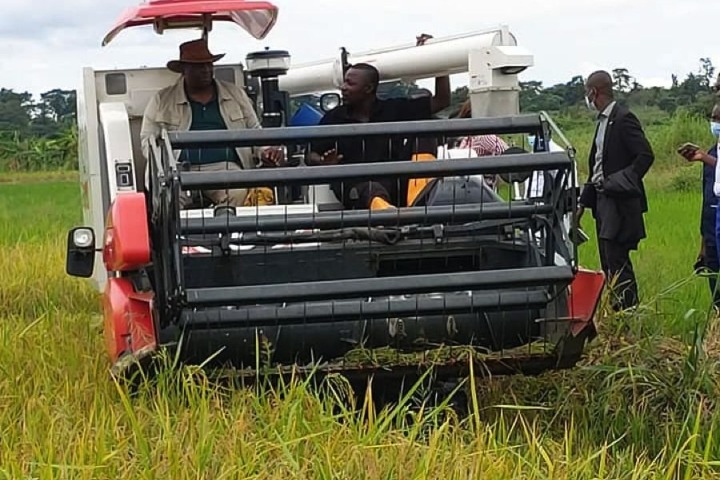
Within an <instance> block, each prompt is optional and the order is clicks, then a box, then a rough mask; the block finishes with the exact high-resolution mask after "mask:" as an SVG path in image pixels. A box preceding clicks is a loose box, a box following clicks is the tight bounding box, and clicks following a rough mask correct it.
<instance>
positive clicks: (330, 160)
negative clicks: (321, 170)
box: [320, 148, 343, 165]
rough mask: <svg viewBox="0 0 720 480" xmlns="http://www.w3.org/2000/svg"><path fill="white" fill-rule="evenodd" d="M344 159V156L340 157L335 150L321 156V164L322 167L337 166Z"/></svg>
mask: <svg viewBox="0 0 720 480" xmlns="http://www.w3.org/2000/svg"><path fill="white" fill-rule="evenodd" d="M342 159H343V156H342V155H339V154H338V153H337V150H335V149H334V148H333V149H332V150H328V151H327V152H325V153H323V154H322V155H320V163H321V164H322V165H337V164H339V163H340V162H341V161H342Z"/></svg>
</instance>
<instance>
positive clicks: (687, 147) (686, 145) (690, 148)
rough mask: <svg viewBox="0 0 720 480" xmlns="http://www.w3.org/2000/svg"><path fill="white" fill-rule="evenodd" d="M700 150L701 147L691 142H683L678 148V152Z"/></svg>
mask: <svg viewBox="0 0 720 480" xmlns="http://www.w3.org/2000/svg"><path fill="white" fill-rule="evenodd" d="M698 150H700V147H698V146H697V145H695V144H694V143H690V142H686V143H683V144H682V145H681V146H680V148H678V149H677V151H678V153H684V152H696V151H698Z"/></svg>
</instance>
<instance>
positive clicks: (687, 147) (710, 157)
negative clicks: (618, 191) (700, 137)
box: [678, 103, 720, 308]
mask: <svg viewBox="0 0 720 480" xmlns="http://www.w3.org/2000/svg"><path fill="white" fill-rule="evenodd" d="M710 131H711V133H712V135H713V137H714V138H715V144H714V145H713V146H712V147H710V148H709V149H708V150H707V151H706V150H704V149H701V148H700V147H698V146H697V145H694V144H692V143H685V144H683V145H682V146H681V147H680V148H678V153H679V154H680V155H682V157H683V158H685V159H686V160H687V161H688V162H702V164H703V175H702V183H703V194H702V211H701V217H700V236H701V240H700V253H699V254H698V258H697V261H696V262H695V270H696V271H698V270H701V269H705V270H708V271H709V272H710V273H711V274H712V275H709V276H708V283H709V285H710V292H711V294H712V295H713V303H714V305H715V307H716V308H720V292H718V291H717V289H716V286H717V273H718V272H719V271H720V261H719V260H718V241H717V238H718V232H717V225H718V224H720V223H718V221H717V216H718V214H719V212H718V211H717V210H718V209H717V203H718V196H719V194H720V191H717V190H720V184H716V180H715V179H716V177H717V178H718V180H720V176H719V175H718V174H717V173H716V169H717V166H718V165H717V158H718V148H720V103H717V104H715V106H714V107H713V110H712V113H711V115H710ZM716 185H717V186H716Z"/></svg>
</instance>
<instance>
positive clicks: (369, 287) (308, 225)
mask: <svg viewBox="0 0 720 480" xmlns="http://www.w3.org/2000/svg"><path fill="white" fill-rule="evenodd" d="M549 132H550V130H549V126H548V123H547V121H546V119H545V117H544V115H542V114H536V115H518V116H508V117H495V118H480V119H462V120H429V121H418V122H406V123H388V124H362V125H339V126H309V127H294V128H268V129H261V130H251V131H250V130H248V131H196V132H171V133H168V132H164V133H163V136H162V138H161V139H158V142H157V143H156V144H155V145H154V146H153V148H152V149H151V158H150V161H149V165H150V185H149V191H148V192H147V193H137V194H133V195H126V196H121V197H118V199H117V200H116V203H115V205H114V207H113V211H112V212H111V214H110V218H109V222H110V224H113V225H114V224H115V221H116V220H118V222H117V224H118V227H121V228H122V227H126V228H128V229H134V233H131V232H129V231H125V232H119V229H118V228H115V229H114V230H115V237H114V240H115V241H116V244H115V245H116V248H115V250H114V251H113V252H114V253H111V254H109V255H106V267H107V268H108V270H116V271H117V273H114V274H113V275H111V277H112V278H110V279H109V282H108V286H107V287H106V289H107V290H108V291H109V290H112V289H115V290H116V291H117V292H118V293H117V294H116V295H115V296H113V295H108V294H106V299H109V300H106V301H107V302H109V303H112V301H113V300H112V299H113V298H117V300H116V303H115V304H114V305H111V304H109V305H108V309H109V310H110V311H116V315H115V316H116V317H117V318H120V317H123V315H124V314H131V315H129V318H130V321H129V322H123V324H122V325H123V327H122V330H124V331H117V332H116V334H115V335H110V336H109V340H108V341H109V349H110V351H111V356H113V360H114V361H115V363H116V366H117V367H118V368H119V367H122V366H127V365H128V364H131V363H133V361H134V360H138V359H140V358H142V357H146V356H148V355H152V354H153V353H155V352H156V351H157V350H159V349H162V348H165V347H168V348H171V349H173V353H172V355H176V354H177V355H178V356H179V358H180V359H182V360H183V361H184V362H189V363H206V364H207V365H218V366H222V367H228V366H232V367H234V368H235V369H237V371H240V372H245V373H247V374H249V376H251V377H252V376H255V375H256V374H257V371H256V369H257V368H258V367H260V368H262V369H263V371H264V372H269V373H272V372H275V373H277V372H281V373H283V372H284V373H289V372H291V371H294V372H298V371H300V372H301V371H303V370H304V369H306V370H311V369H313V368H317V369H318V371H319V372H339V373H343V374H345V375H347V376H350V377H352V376H357V375H359V376H362V377H365V376H367V375H369V374H371V373H372V374H374V375H375V376H377V375H381V374H387V375H403V376H404V375H415V374H418V372H421V371H422V370H423V368H426V367H429V366H433V367H434V368H435V371H436V372H437V373H438V374H439V375H445V376H453V377H454V376H460V375H463V374H465V373H467V371H468V367H469V366H470V365H469V363H470V362H475V363H476V364H475V365H474V367H475V371H477V372H490V373H512V372H523V373H538V372H541V371H543V370H546V369H553V368H566V367H570V366H572V365H574V364H575V363H576V361H577V360H578V359H579V358H580V356H581V354H582V352H583V348H584V346H585V343H586V341H587V340H588V339H589V338H591V337H592V336H593V335H594V325H593V316H594V313H595V309H596V305H597V303H598V298H599V295H600V291H601V289H602V286H603V278H602V275H601V274H597V273H595V272H589V271H585V270H582V269H579V268H578V266H577V261H576V248H575V245H574V244H573V242H572V241H571V238H572V236H571V235H570V232H569V231H568V228H567V223H566V221H565V219H566V215H567V214H568V213H569V212H572V210H573V208H574V205H575V198H576V185H575V184H574V182H575V180H574V178H575V177H574V159H573V158H572V157H571V156H570V154H569V153H568V152H565V151H561V152H550V151H548V150H547V146H548V145H549ZM480 134H526V135H533V136H534V137H535V142H534V145H535V151H533V152H529V153H520V154H510V155H501V156H496V157H483V158H473V157H469V158H453V159H442V158H439V159H437V160H433V161H423V162H414V161H392V162H391V161H376V162H372V163H362V164H353V165H339V166H315V167H307V166H297V167H288V168H270V169H256V170H248V171H243V170H241V171H229V172H197V171H188V170H186V169H184V168H183V167H182V165H180V164H178V163H177V162H176V160H175V156H174V154H173V150H175V151H177V150H181V149H184V148H198V147H241V146H242V147H253V146H268V145H283V146H285V147H287V148H288V150H289V151H291V150H292V151H298V150H299V151H305V150H306V148H307V147H308V145H309V143H310V142H313V141H318V140H321V139H322V140H331V141H338V140H340V139H345V140H348V139H354V140H357V141H361V142H366V141H369V140H371V139H378V138H384V139H388V141H392V142H400V143H401V144H402V145H404V146H405V148H412V147H411V145H413V144H417V143H418V142H420V141H421V140H422V139H428V138H432V139H433V140H434V141H437V142H438V143H439V144H441V145H442V144H445V143H446V142H447V141H448V139H450V138H453V137H458V136H464V135H480ZM528 172H535V175H534V178H538V177H540V178H543V179H544V194H542V195H540V196H538V197H536V198H525V199H517V198H513V199H504V198H503V197H502V196H500V195H498V194H497V193H496V192H494V191H493V190H491V189H490V188H488V187H487V185H486V184H485V183H484V181H483V180H482V175H483V174H500V175H502V177H503V178H506V179H507V178H511V177H512V176H513V175H516V176H518V177H516V178H519V177H523V178H527V176H528ZM538 173H540V174H541V175H539V176H538ZM383 178H386V179H387V178H389V179H392V181H393V182H395V184H396V185H398V187H399V188H400V189H402V186H403V185H407V183H408V180H409V179H413V178H425V179H431V180H430V181H429V183H428V185H427V186H426V187H425V188H424V190H423V191H422V192H421V193H420V195H419V197H418V198H417V199H416V200H415V201H414V202H413V203H412V204H410V205H406V206H402V205H400V206H399V208H397V209H388V210H345V209H343V208H342V206H341V205H339V204H337V205H335V204H313V203H300V202H296V203H297V204H289V205H272V206H259V207H243V208H238V209H227V210H222V209H216V210H214V211H213V210H212V209H205V210H194V211H192V212H193V213H189V212H188V211H183V210H181V209H180V207H179V196H180V195H182V194H184V192H185V191H196V190H203V189H226V188H227V189H230V188H255V187H271V188H272V187H287V186H295V187H297V186H301V187H303V188H306V189H312V188H315V187H314V186H317V185H326V184H328V183H333V182H355V183H357V182H362V181H367V180H370V179H373V180H376V181H377V180H378V179H383ZM303 191H305V190H303ZM141 199H142V201H141ZM133 201H134V202H136V204H135V205H134V206H131V205H129V204H130V203H131V202H133ZM138 215H141V217H140V218H141V219H142V221H140V220H139V219H138V218H137V217H138ZM116 216H117V217H118V218H117V219H116V218H115V217H116ZM145 220H146V223H145V224H144V225H139V224H138V222H139V223H143V221H145ZM133 221H135V223H136V225H134V226H129V223H131V222H133ZM140 231H142V232H145V231H146V234H147V241H148V242H149V243H148V245H149V248H147V254H148V258H147V259H146V260H147V262H146V263H144V264H142V265H140V266H137V263H136V267H133V268H132V269H131V270H128V269H127V268H124V265H128V264H129V263H128V262H127V261H125V262H123V261H122V259H120V260H118V257H124V258H126V259H127V258H128V256H132V255H133V254H136V255H137V252H135V251H133V247H132V244H133V242H140V244H139V245H138V246H137V247H136V250H137V251H138V252H142V251H143V249H144V247H143V245H142V243H143V240H138V239H142V238H143V234H138V232H140ZM111 237H112V235H111ZM123 239H125V243H124V244H123V243H122V241H123ZM106 244H107V243H106ZM117 245H122V246H120V247H118V246H117ZM107 250H108V248H107V247H106V251H107ZM110 250H112V248H111V249H110ZM139 257H142V254H139ZM139 257H138V258H139ZM113 262H114V264H115V266H113ZM130 263H132V262H130ZM118 310H119V311H118ZM138 310H139V311H140V314H138V313H137V312H138ZM132 313H134V314H135V316H134V317H133V315H132ZM106 317H108V315H106ZM127 317H128V316H127V315H126V318H127ZM133 318H138V319H139V321H138V322H136V324H134V325H133V323H134V322H133V320H132V319H133ZM115 328H116V329H117V327H115ZM128 339H129V340H128ZM113 342H115V343H113ZM174 349H179V351H175V350H174ZM258 349H260V350H261V352H258ZM468 352H472V354H471V355H470V354H468ZM258 359H260V360H261V363H262V365H258Z"/></svg>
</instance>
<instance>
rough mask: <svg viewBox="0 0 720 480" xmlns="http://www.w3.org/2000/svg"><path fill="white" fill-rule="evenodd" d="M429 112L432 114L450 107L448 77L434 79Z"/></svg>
mask: <svg viewBox="0 0 720 480" xmlns="http://www.w3.org/2000/svg"><path fill="white" fill-rule="evenodd" d="M430 105H431V107H430V110H431V112H432V113H433V114H435V113H437V112H439V111H441V110H444V109H446V108H447V107H449V106H450V76H449V75H445V76H443V77H437V78H435V95H433V97H432V100H431V104H430Z"/></svg>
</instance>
